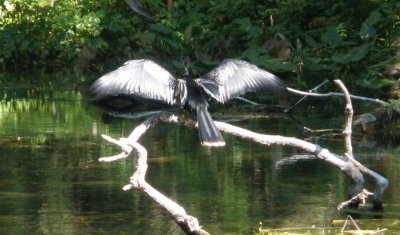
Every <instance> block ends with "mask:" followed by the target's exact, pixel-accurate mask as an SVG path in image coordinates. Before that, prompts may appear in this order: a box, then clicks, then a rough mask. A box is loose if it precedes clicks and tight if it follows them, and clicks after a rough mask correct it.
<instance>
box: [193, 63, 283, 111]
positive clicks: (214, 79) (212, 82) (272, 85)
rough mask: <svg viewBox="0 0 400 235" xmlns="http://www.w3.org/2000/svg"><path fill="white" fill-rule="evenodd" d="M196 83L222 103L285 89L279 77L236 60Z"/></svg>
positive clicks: (219, 67)
mask: <svg viewBox="0 0 400 235" xmlns="http://www.w3.org/2000/svg"><path fill="white" fill-rule="evenodd" d="M195 81H196V83H197V84H198V85H200V86H201V87H202V88H203V89H204V91H205V92H206V93H207V94H208V95H210V96H211V97H212V98H214V99H216V100H217V101H218V102H220V103H225V102H227V101H228V100H230V99H233V98H235V97H238V96H240V95H243V94H244V93H246V92H251V91H259V90H267V91H273V92H281V91H282V90H283V89H284V84H283V82H282V81H281V80H280V79H279V78H278V77H277V76H275V75H273V74H272V73H270V72H267V71H265V70H263V69H260V68H259V67H257V66H255V65H253V64H250V63H248V62H246V61H243V60H235V59H225V60H224V61H222V63H221V64H220V65H219V66H218V67H217V68H215V69H213V70H212V71H210V72H209V73H207V74H206V75H204V76H203V77H201V78H198V79H196V80H195Z"/></svg>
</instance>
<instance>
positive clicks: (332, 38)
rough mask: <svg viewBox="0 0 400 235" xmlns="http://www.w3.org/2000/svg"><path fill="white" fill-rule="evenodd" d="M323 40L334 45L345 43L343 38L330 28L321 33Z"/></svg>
mask: <svg viewBox="0 0 400 235" xmlns="http://www.w3.org/2000/svg"><path fill="white" fill-rule="evenodd" d="M321 41H322V42H323V43H325V44H328V45H329V46H332V47H337V46H341V45H342V44H343V40H342V38H341V37H340V35H339V34H338V33H337V32H336V30H334V29H330V30H329V31H327V32H325V33H323V34H322V35H321Z"/></svg>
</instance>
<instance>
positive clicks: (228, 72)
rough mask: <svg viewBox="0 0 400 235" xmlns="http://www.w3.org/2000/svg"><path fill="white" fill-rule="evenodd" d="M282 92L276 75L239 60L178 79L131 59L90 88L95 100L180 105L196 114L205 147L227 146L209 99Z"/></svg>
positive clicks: (226, 98)
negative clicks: (118, 98) (125, 98)
mask: <svg viewBox="0 0 400 235" xmlns="http://www.w3.org/2000/svg"><path fill="white" fill-rule="evenodd" d="M283 89H284V85H283V82H282V81H281V80H280V79H279V78H278V77H276V76H275V75H273V74H271V73H269V72H267V71H265V70H263V69H260V68H258V67H257V66H255V65H252V64H250V63H248V62H246V61H242V60H236V59H225V60H224V61H222V63H221V64H220V65H219V66H218V67H216V68H215V69H213V70H211V71H210V72H209V73H207V74H205V75H204V76H201V77H200V78H197V79H190V78H189V73H188V69H187V67H186V66H185V73H184V79H176V78H175V77H174V76H173V75H172V74H171V73H169V72H168V71H167V70H165V69H164V68H163V67H161V66H160V65H158V64H157V63H155V62H153V61H152V60H147V59H141V60H130V61H127V62H125V64H124V65H123V66H121V67H119V68H118V69H116V70H114V71H112V72H109V73H107V74H106V75H104V76H102V77H101V78H99V79H98V80H96V81H95V82H94V83H93V84H92V86H91V91H92V92H93V93H94V94H95V95H96V99H103V98H105V97H110V96H119V95H124V96H134V97H137V98H141V99H148V100H151V101H156V102H161V103H166V104H168V105H177V104H178V105H181V106H182V107H184V108H188V109H190V110H194V111H196V113H197V122H198V128H199V133H200V140H201V143H202V144H203V145H206V146H224V145H225V141H224V139H223V138H222V135H221V133H220V132H219V130H218V128H217V127H216V126H215V124H214V121H213V119H212V117H211V115H210V113H209V112H208V102H207V99H208V98H209V97H211V98H213V99H215V100H217V101H218V102H220V103H225V102H227V101H229V100H231V99H233V98H235V97H238V96H240V95H242V94H244V93H245V92H249V91H260V90H269V91H273V92H281V91H282V90H283Z"/></svg>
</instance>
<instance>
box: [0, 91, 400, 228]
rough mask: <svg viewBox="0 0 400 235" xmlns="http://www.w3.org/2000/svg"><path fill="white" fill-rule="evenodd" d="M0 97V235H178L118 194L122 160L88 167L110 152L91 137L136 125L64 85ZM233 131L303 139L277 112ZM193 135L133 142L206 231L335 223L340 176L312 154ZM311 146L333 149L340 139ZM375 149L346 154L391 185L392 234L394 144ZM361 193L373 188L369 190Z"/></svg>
mask: <svg viewBox="0 0 400 235" xmlns="http://www.w3.org/2000/svg"><path fill="white" fill-rule="evenodd" d="M14 85H15V84H14ZM0 92H1V95H0V97H3V98H2V99H1V103H0V126H1V128H0V161H1V164H0V233H1V234H182V232H181V231H180V228H179V227H178V226H177V225H175V223H173V222H171V221H169V218H168V216H167V215H166V214H165V213H164V212H163V210H161V209H160V208H159V207H158V206H157V205H156V204H155V203H154V202H152V201H151V200H149V199H148V198H147V197H146V196H145V195H143V194H142V193H140V192H137V191H129V192H124V191H122V187H123V186H124V185H125V184H127V182H128V180H129V177H130V176H131V174H132V173H133V169H134V166H133V163H134V161H133V158H129V159H126V160H122V161H118V162H114V163H99V162H98V158H99V157H102V156H109V155H113V154H116V153H118V152H119V149H117V148H115V147H114V146H112V145H110V144H108V143H106V141H104V140H102V139H101V138H100V135H101V134H103V133H104V134H107V135H110V136H113V137H116V138H118V137H120V136H126V135H128V134H129V133H130V131H131V130H132V128H133V127H135V125H138V124H139V123H140V121H141V120H143V119H138V120H124V119H119V118H112V117H109V116H106V115H104V114H103V113H102V112H101V111H100V110H98V109H97V108H95V107H94V106H92V105H91V104H90V103H87V102H86V101H85V99H84V98H83V96H82V95H81V94H80V93H79V92H78V91H76V89H74V87H73V86H70V87H68V88H62V89H61V88H60V87H58V88H57V87H56V88H54V87H52V88H51V89H50V88H40V89H39V88H38V87H37V86H35V85H29V86H18V87H15V86H7V85H5V86H3V89H2V90H0ZM341 113H342V112H340V114H339V115H336V116H335V118H328V117H327V116H329V115H321V114H319V113H317V114H316V113H315V112H313V114H310V113H307V112H305V113H302V114H299V116H300V117H301V115H307V116H306V117H303V118H300V120H301V121H303V122H304V123H305V124H306V125H307V126H309V127H314V128H320V127H324V128H326V127H332V128H340V127H341V124H340V120H341V119H342V117H341ZM234 124H235V125H238V126H241V127H245V128H248V129H251V130H255V131H258V132H261V133H268V134H281V135H287V136H297V137H299V138H303V137H304V136H302V134H301V133H300V132H299V131H298V129H297V128H296V126H295V125H294V123H293V122H292V121H291V120H289V119H288V118H286V117H284V116H279V115H278V116H275V117H271V118H255V119H251V120H242V121H238V122H235V123H234ZM197 135H198V134H197V130H193V129H188V128H186V127H181V126H174V125H170V124H159V125H157V126H156V127H154V128H152V129H151V130H150V131H149V132H148V133H147V134H146V135H145V136H144V137H142V139H141V143H142V144H143V145H144V146H145V147H146V148H147V149H148V151H149V169H148V174H147V180H148V181H149V182H150V183H151V184H152V185H153V186H154V187H156V188H157V189H159V190H160V191H161V192H163V193H164V194H166V195H167V196H168V197H170V198H172V199H174V200H176V201H177V202H178V203H180V204H181V205H182V206H183V207H185V209H186V211H187V212H188V213H189V214H191V215H193V216H196V217H197V218H198V219H199V221H200V223H201V225H202V226H203V227H204V228H205V229H206V230H207V231H209V232H210V233H211V234H254V231H255V230H256V228H257V226H258V224H259V222H262V223H263V227H264V228H307V229H311V228H312V227H320V228H325V229H326V230H325V232H326V233H329V228H330V226H331V225H330V221H331V220H332V219H343V218H345V213H337V212H336V206H337V205H338V204H340V203H341V202H342V201H344V200H346V199H347V181H346V177H345V176H344V175H343V174H342V173H341V172H339V171H338V169H336V168H335V167H333V166H330V165H328V164H327V163H325V162H322V161H321V160H318V159H310V160H304V161H297V162H291V163H288V164H284V165H280V167H277V165H276V164H277V162H278V161H280V160H281V159H285V158H287V157H289V156H291V155H293V154H303V153H302V152H299V151H298V150H296V149H292V148H287V147H279V146H262V145H260V144H256V143H251V142H250V141H248V140H242V139H239V138H237V137H232V136H227V135H225V136H224V137H225V140H226V143H227V145H226V147H224V148H212V149H210V148H205V147H203V146H201V145H200V143H199V140H198V136H197ZM316 141H317V142H318V144H320V145H322V146H323V147H327V148H329V149H330V150H332V151H334V152H337V153H339V154H341V153H342V152H343V144H342V141H341V139H318V140H316ZM379 143H381V141H379V140H374V139H372V140H371V139H368V140H367V141H366V140H362V139H357V140H355V143H354V152H355V153H356V156H357V158H358V160H359V161H360V162H362V163H364V164H365V165H366V166H368V167H370V168H371V169H373V170H375V171H377V172H379V173H381V174H383V175H385V176H386V177H387V178H388V179H389V180H390V186H389V188H388V189H387V191H386V193H385V198H384V203H385V211H384V212H383V213H380V214H378V216H379V217H380V218H383V219H384V220H389V219H391V220H393V221H394V223H397V225H396V224H395V225H394V226H392V227H390V229H389V231H388V232H387V233H386V234H391V233H395V231H397V232H398V231H399V230H400V225H398V223H399V222H398V221H397V220H396V219H398V218H400V210H399V209H400V206H399V203H398V198H399V197H398V195H399V194H400V180H399V179H400V177H399V169H400V161H399V154H398V147H397V145H396V144H395V143H394V144H391V145H390V148H388V146H382V145H380V144H379ZM368 180H369V179H368ZM367 186H368V187H369V189H371V190H372V189H373V188H372V183H369V182H368V183H367ZM396 199H397V200H396ZM374 216H376V214H374V215H363V216H362V218H363V219H372V218H374ZM381 221H382V220H381ZM396 221H397V222H396ZM320 231H321V230H320Z"/></svg>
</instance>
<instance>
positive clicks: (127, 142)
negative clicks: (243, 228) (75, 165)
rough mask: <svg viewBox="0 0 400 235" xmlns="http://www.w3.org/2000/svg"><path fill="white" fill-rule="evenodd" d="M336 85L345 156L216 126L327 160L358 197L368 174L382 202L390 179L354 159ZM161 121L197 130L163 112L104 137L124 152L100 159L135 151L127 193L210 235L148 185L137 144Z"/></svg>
mask: <svg viewBox="0 0 400 235" xmlns="http://www.w3.org/2000/svg"><path fill="white" fill-rule="evenodd" d="M335 83H336V84H337V85H338V86H340V87H341V89H342V90H343V91H344V93H345V94H344V96H345V97H346V102H347V105H346V109H345V110H346V111H345V113H346V115H347V119H346V123H345V128H344V135H345V142H346V144H345V145H346V153H345V156H341V155H337V154H335V153H332V152H330V151H329V150H328V149H326V148H323V147H321V146H319V145H316V144H313V143H310V142H307V141H304V140H300V139H297V138H294V137H285V136H280V135H266V134H260V133H256V132H252V131H249V130H247V129H244V128H240V127H237V126H234V125H231V124H228V123H224V122H217V121H216V122H215V125H216V126H217V127H218V129H219V130H220V131H222V132H225V133H228V134H231V135H235V136H238V137H240V138H245V139H250V140H252V141H254V142H257V143H260V144H264V145H281V146H290V147H294V148H299V149H302V150H304V151H305V152H308V153H311V154H313V155H315V156H316V157H317V158H320V159H322V160H324V161H327V162H329V163H331V164H333V165H334V166H336V167H338V168H339V169H340V170H342V171H343V172H345V173H346V174H347V176H348V177H349V178H350V180H351V187H350V188H351V190H350V196H355V195H357V194H358V193H360V192H362V190H363V183H364V178H363V174H362V173H365V174H367V175H369V176H371V177H373V178H374V179H375V181H376V188H375V191H374V199H375V200H376V201H380V202H381V200H382V194H383V192H384V191H385V189H386V187H387V186H388V180H387V179H386V178H384V177H382V176H380V175H379V174H377V173H376V172H374V171H372V170H370V169H368V168H366V167H365V166H363V165H362V164H361V163H359V162H358V161H357V160H355V159H354V158H353V153H352V148H351V120H352V113H353V109H352V106H351V100H350V95H349V94H348V92H347V89H346V88H345V87H344V85H343V84H342V83H341V82H340V81H335ZM158 122H167V123H173V124H179V125H185V126H190V127H195V123H194V122H193V121H191V120H189V121H188V120H183V119H182V118H180V117H179V116H177V115H175V114H173V113H170V112H160V113H157V114H155V115H153V116H151V117H149V118H148V119H146V120H145V121H144V122H143V123H142V124H140V125H139V126H137V127H136V128H135V129H134V130H133V131H132V133H131V134H130V135H129V136H128V137H127V138H120V139H119V140H115V139H113V138H111V137H109V136H106V135H102V137H103V138H104V139H106V140H107V141H109V142H111V143H113V144H115V145H117V146H119V147H120V148H121V149H122V152H121V153H120V154H118V155H115V156H111V157H102V158H100V159H99V160H100V161H103V162H110V161H115V160H119V159H123V158H126V157H128V156H129V155H130V154H131V153H132V152H135V154H136V156H137V158H136V161H137V164H136V170H135V172H134V174H133V175H132V177H131V178H130V181H129V184H127V185H126V186H124V187H123V189H124V190H130V189H132V188H134V189H138V190H140V191H142V192H144V193H146V194H147V195H148V196H149V197H151V198H152V199H153V200H154V201H155V202H157V203H158V204H159V205H160V206H161V207H163V208H164V209H165V210H166V211H167V213H168V214H169V215H170V216H171V218H172V219H173V220H174V221H175V222H176V223H177V224H178V225H179V226H180V227H181V228H182V230H183V231H184V232H185V233H187V234H208V233H207V232H206V231H205V230H203V229H202V228H201V226H200V225H199V223H198V220H197V219H196V218H195V217H193V216H190V215H188V214H187V213H186V211H185V209H184V208H183V207H181V206H180V205H178V204H177V203H175V202H174V201H172V200H171V199H169V198H168V197H166V196H164V195H163V194H161V193H160V192H158V191H157V190H156V189H154V188H153V187H152V186H151V185H150V184H149V183H147V182H146V179H145V178H146V172H147V167H148V165H147V150H146V149H145V148H144V147H143V146H142V145H141V144H139V143H138V141H139V139H140V137H141V136H142V135H143V134H145V133H146V131H147V130H148V129H149V128H150V127H151V126H154V125H156V124H157V123H158Z"/></svg>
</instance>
